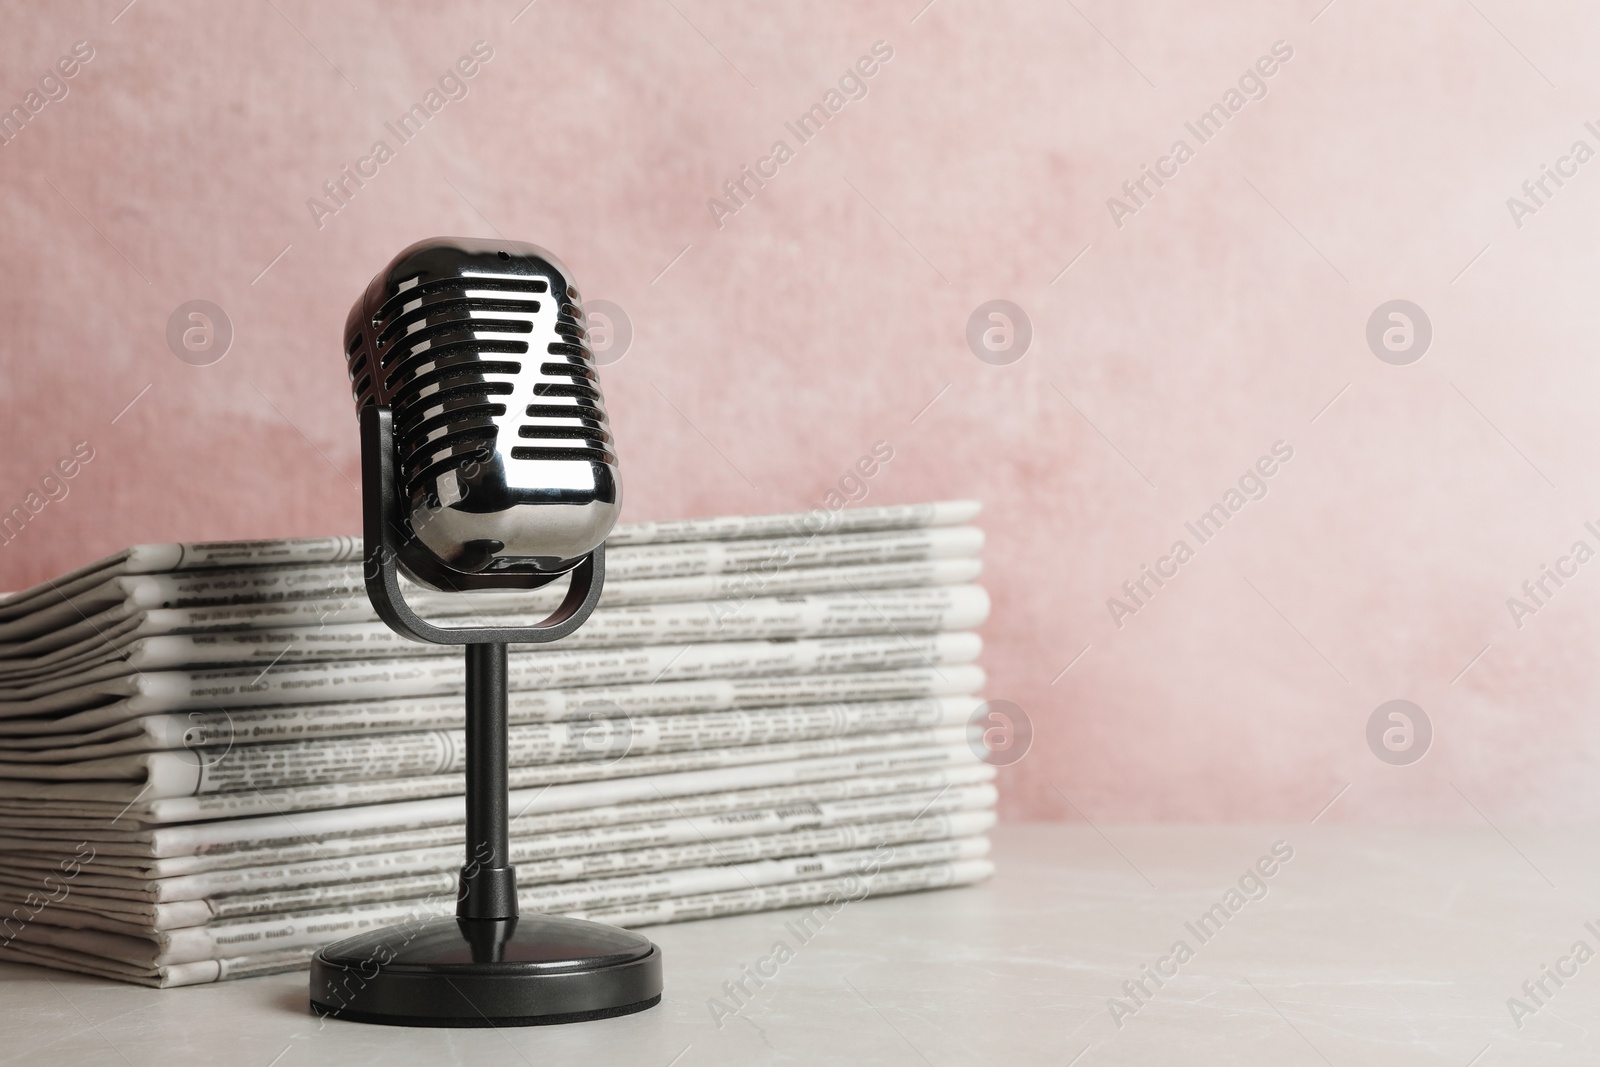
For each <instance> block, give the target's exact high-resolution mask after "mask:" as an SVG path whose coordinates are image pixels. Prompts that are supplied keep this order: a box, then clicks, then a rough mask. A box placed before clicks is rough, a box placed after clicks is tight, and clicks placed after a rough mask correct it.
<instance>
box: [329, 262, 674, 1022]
mask: <svg viewBox="0 0 1600 1067" xmlns="http://www.w3.org/2000/svg"><path fill="white" fill-rule="evenodd" d="M583 321H584V317H583V310H582V304H581V303H580V301H579V297H578V291H577V289H576V288H574V287H573V285H572V282H571V280H570V276H569V275H568V274H567V271H566V268H565V267H563V266H562V265H561V264H560V263H559V262H558V261H557V260H556V258H555V257H554V256H552V255H551V254H550V253H548V252H546V251H544V250H543V249H541V248H538V247H536V246H534V245H531V244H523V243H520V242H513V241H480V240H473V239H467V238H435V239H432V240H427V241H421V242H418V243H417V244H414V245H412V246H411V247H410V248H407V249H406V250H405V251H403V252H401V253H400V254H399V255H398V256H396V257H395V259H394V260H393V261H392V262H391V263H390V264H389V265H388V266H387V267H386V268H384V270H383V271H382V272H381V273H379V274H378V276H377V277H375V278H373V279H372V283H371V284H370V285H369V286H368V287H367V291H366V293H365V295H364V296H363V297H362V298H361V299H360V300H358V301H357V302H356V305H355V307H354V308H352V309H351V312H350V317H349V319H348V321H347V322H346V324H345V359H346V361H347V363H348V365H349V372H350V380H351V382H352V384H353V387H354V393H355V401H356V411H357V413H358V415H359V417H360V420H361V481H362V497H363V512H364V523H363V526H364V535H365V538H366V585H367V595H368V596H369V597H370V598H371V600H372V606H373V607H374V608H375V609H376V610H377V612H378V615H379V616H380V617H381V618H382V619H383V620H384V621H385V622H386V623H388V624H389V625H390V626H391V627H392V628H393V629H394V630H395V631H396V632H398V633H400V634H402V635H404V636H406V637H409V638H411V639H413V640H416V641H426V642H432V643H435V644H444V645H465V646H466V705H467V710H466V750H467V752H466V755H467V768H466V779H467V782H466V836H467V856H466V864H465V866H463V867H462V869H461V881H460V890H459V893H458V895H457V903H456V915H455V917H454V918H450V917H440V918H431V919H428V918H423V919H418V920H417V921H415V922H411V923H406V924H402V925H399V926H392V927H387V928H384V929H380V930H374V931H370V932H367V933H363V934H359V935H357V936H355V937H350V938H346V939H345V940H343V941H340V942H338V943H337V944H333V945H330V946H328V947H327V948H325V949H323V950H322V951H321V952H319V953H318V954H317V956H316V958H315V959H314V960H313V961H312V965H311V1006H312V1009H313V1010H314V1011H317V1012H319V1013H322V1014H327V1015H332V1016H335V1017H338V1018H344V1019H354V1020H358V1021H362V1022H376V1023H390V1024H397V1025H404V1026H520V1025H534V1024H541V1023H561V1022H577V1021H580V1020H584V1019H603V1018H609V1017H611V1016H615V1015H626V1014H629V1013H631V1012H636V1011H642V1010H644V1009H646V1008H649V1007H651V1006H652V1005H654V1004H656V1003H657V1002H659V1001H660V999H661V950H660V949H658V948H657V947H656V946H655V945H653V944H652V943H651V942H650V940H649V939H648V938H646V937H642V936H640V935H639V934H634V933H630V932H628V931H626V930H621V929H618V928H616V927H613V926H607V925H604V924H602V923H594V922H586V921H582V920H578V919H567V918H560V917H556V916H545V915H532V916H520V917H519V916H518V914H517V881H516V869H515V868H514V867H513V866H512V865H511V861H510V846H509V841H508V821H509V820H508V813H507V806H508V799H507V789H508V781H507V780H508V772H507V767H506V760H507V751H506V750H507V727H506V645H507V644H508V643H510V642H513V641H516V642H546V641H555V640H558V639H560V638H562V637H565V636H567V635H568V634H570V633H572V632H573V631H574V630H576V629H577V628H578V627H579V626H581V625H583V622H584V620H586V619H587V618H588V617H589V613H590V612H592V611H593V610H594V606H595V603H596V602H597V601H598V600H599V599H600V588H601V585H602V583H603V581H604V578H605V543H604V542H605V538H606V535H607V534H608V533H610V532H611V527H612V526H613V524H615V522H616V519H617V514H618V512H619V510H620V508H621V506H622V488H621V483H620V481H619V479H618V476H617V459H616V456H615V454H614V453H613V452H612V440H611V433H610V428H609V426H610V424H609V423H608V421H607V419H606V414H605V407H604V403H603V401H602V399H601V396H600V386H599V382H598V381H597V379H596V376H595V366H594V357H593V354H592V353H591V352H590V351H589V347H588V344H587V343H586V341H585V340H584V328H583ZM402 573H403V574H405V575H406V576H407V577H409V578H411V579H412V580H414V581H416V582H418V583H419V584H421V585H423V586H426V587H428V588H432V589H436V590H441V591H456V592H467V591H475V590H485V589H535V588H538V587H540V586H543V585H547V584H549V583H551V582H553V581H555V580H556V579H558V578H560V577H562V576H563V575H571V585H570V586H569V587H568V590H567V594H566V597H565V598H564V599H563V600H562V602H561V606H560V607H558V608H557V609H556V611H555V613H554V614H552V615H551V616H550V617H549V618H547V619H545V620H544V621H543V622H542V623H540V624H539V625H537V626H515V627H500V626H485V627H440V626H435V625H434V624H432V623H430V622H428V621H426V620H424V619H422V618H420V617H419V616H418V615H417V614H416V613H415V612H413V611H412V610H411V608H410V606H409V605H408V604H407V603H406V600H405V596H404V594H403V592H402V590H401V588H400V577H399V576H400V574H402Z"/></svg>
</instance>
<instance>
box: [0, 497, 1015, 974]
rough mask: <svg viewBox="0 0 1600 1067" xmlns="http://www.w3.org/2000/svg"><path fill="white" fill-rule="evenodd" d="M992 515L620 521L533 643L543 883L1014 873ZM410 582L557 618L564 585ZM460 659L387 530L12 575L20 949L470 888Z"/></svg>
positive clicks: (393, 914)
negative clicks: (995, 642) (374, 601)
mask: <svg viewBox="0 0 1600 1067" xmlns="http://www.w3.org/2000/svg"><path fill="white" fill-rule="evenodd" d="M977 512H978V506H977V505H976V504H975V503H969V502H953V503H939V504H925V505H910V506H900V507H881V508H863V509H859V510H845V511H835V512H826V511H819V512H812V513H801V514H791V515H772V516H760V517H753V518H720V519H710V520H686V521H682V522H665V523H639V524H631V525H624V526H620V527H619V528H618V529H617V530H616V532H615V533H614V534H613V535H612V537H611V538H610V540H609V542H608V551H607V560H606V570H607V576H606V585H605V592H604V595H603V597H602V599H601V603H600V607H599V608H598V609H597V610H596V611H595V613H594V615H593V616H592V617H591V618H590V619H589V621H588V622H587V623H586V624H585V625H584V627H583V628H582V629H581V630H579V631H578V632H577V633H576V634H575V635H574V636H572V637H570V638H568V639H566V640H564V641H562V642H559V643H557V644H555V645H546V646H528V647H523V646H513V648H512V651H511V666H510V676H511V689H512V692H511V697H510V719H511V730H510V733H511V737H510V746H511V747H510V751H511V788H512V790H513V792H512V797H511V811H512V813H513V816H514V819H513V822H512V825H511V834H512V841H511V852H512V856H511V858H512V862H514V863H515V864H516V865H517V871H518V882H519V885H520V887H521V906H522V910H523V911H525V912H532V911H541V912H550V913H561V914H568V915H577V916H585V917H589V918H594V919H600V920H604V921H607V922H612V923H616V924H618V925H625V926H637V925H645V924H650V923H659V922H671V921H676V920H683V919H696V918H704V917H708V916H715V915H724V914H731V913H736V912H744V911H755V910H761V909H768V908H786V907H794V906H800V905H807V906H816V905H826V906H829V907H838V906H840V902H842V901H846V900H851V899H859V898H860V897H862V896H865V895H869V894H883V893H898V892H904V891H909V890H918V889H929V888H935V887H940V886H950V885H960V884H966V883H970V882H973V881H977V880H979V879H982V878H984V877H986V876H987V875H988V873H989V872H990V869H991V868H990V865H989V862H988V861H987V860H986V859H985V858H984V857H985V855H986V852H987V840H986V838H985V837H984V834H985V832H986V831H987V829H988V828H989V827H990V826H991V825H992V822H993V805H994V799H995V793H994V788H993V785H992V777H993V769H992V768H991V767H990V766H989V765H988V764H986V763H985V762H983V761H982V760H981V759H980V758H979V755H978V754H975V752H974V750H973V748H972V747H971V746H970V745H969V730H968V723H969V722H970V721H972V719H973V717H974V713H975V711H976V710H977V709H978V707H979V703H980V701H981V697H979V696H978V695H977V694H978V691H979V689H980V688H981V687H982V685H983V681H984V676H983V673H982V671H981V669H980V668H979V667H978V666H977V664H976V659H977V656H978V651H979V639H978V636H977V635H976V634H975V633H973V632H972V630H973V629H974V628H975V627H976V626H978V625H979V624H980V623H982V622H983V620H984V618H985V617H986V615H987V613H988V607H989V603H988V598H987V596H986V595H985V593H984V591H983V589H982V588H981V586H979V585H978V584H976V583H977V580H978V578H979V574H980V567H981V564H980V561H979V558H978V557H979V552H980V549H981V547H982V543H983V536H982V533H981V531H979V530H978V529H977V528H976V527H974V526H971V525H969V522H970V520H971V519H973V518H974V517H975V516H976V514H977ZM408 595H409V599H410V600H411V602H412V604H413V606H414V607H416V608H417V609H418V610H419V612H420V613H422V614H424V615H425V616H433V617H435V618H438V619H440V620H441V621H443V622H446V623H449V624H451V625H468V624H473V623H478V624H481V623H482V622H484V621H488V620H489V619H493V620H495V621H499V622H504V623H522V624H528V623H534V622H537V621H539V620H540V619H542V618H543V617H544V616H545V615H546V614H548V613H549V611H550V610H551V609H552V608H554V607H555V605H556V604H557V603H558V601H559V599H560V597H561V590H560V589H559V588H556V589H546V590H537V591H534V592H527V593H523V592H517V593H499V594H488V593H484V594H476V595H472V596H464V595H461V594H444V593H435V592H431V591H424V590H420V589H417V588H415V587H408ZM462 688H463V667H462V657H461V652H460V649H452V648H444V647H440V646H434V645H423V644H415V643H412V642H409V641H406V640H403V639H401V638H399V637H397V636H396V635H395V634H394V633H393V632H392V631H390V630H389V628H388V627H387V626H386V625H384V624H383V623H382V622H380V621H378V619H377V617H376V615H375V614H374V612H373V610H372V607H371V605H370V604H369V603H368V601H367V597H366V593H365V589H364V585H363V581H362V563H361V542H360V539H359V538H348V537H338V538H322V539H308V540H290V541H255V542H226V543H210V544H169V545H140V546H136V547H134V548H130V549H128V550H126V551H124V552H121V553H119V554H117V555H115V556H112V557H110V558H108V559H105V560H102V561H100V562H98V563H95V564H92V565H90V566H88V567H85V568H82V569H81V570H78V571H74V572H72V573H70V574H67V575H64V576H62V577H60V578H58V579H56V580H55V581H52V582H46V583H45V584H43V585H41V586H38V587H36V588H34V589H30V590H27V591H25V592H22V593H18V594H15V595H13V596H10V597H6V598H4V599H0V948H3V949H5V950H6V951H5V952H4V953H0V959H7V958H9V959H17V960H26V961H31V962H37V963H42V964H46V965H49V966H55V967H61V968H66V969H70V970H75V971H81V972H85V973H89V974H96V975H105V976H108V977H114V978H120V979H124V980H127V981H132V982H139V983H142V984H146V985H154V986H177V985H189V984H195V983H201V982H211V981H217V980H219V979H225V978H235V977H241V976H245V975H252V974H262V973H267V972H271V971H279V970H287V969H292V968H296V967H300V966H304V965H305V964H306V962H307V961H308V960H309V958H310V956H311V954H312V953H313V952H314V951H315V950H316V948H317V947H319V946H320V945H323V944H326V943H328V942H330V941H334V940H338V939H339V938H342V937H345V936H348V935H350V934H353V933H357V932H360V931H362V930H366V929H370V928H372V927H374V926H384V925H389V924H393V923H397V922H402V921H407V920H409V919H413V918H416V917H418V916H421V915H432V914H451V913H453V911H454V905H455V886H456V875H457V871H458V870H459V868H460V865H461V862H462V853H463V828H462V820H463V809H462V801H461V792H462V788H463V781H462V769H463V762H464V754H463V738H462V730H461V723H462V715H463V711H462ZM981 752H982V750H981V748H980V749H978V753H979V754H981Z"/></svg>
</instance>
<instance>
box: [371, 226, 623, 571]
mask: <svg viewBox="0 0 1600 1067" xmlns="http://www.w3.org/2000/svg"><path fill="white" fill-rule="evenodd" d="M345 360H346V362H347V363H348V365H349V372H350V381H351V383H352V387H353V392H354V395H355V402H356V412H357V414H358V415H359V414H360V412H361V411H362V410H363V409H364V408H367V407H369V406H372V405H378V406H381V407H387V408H389V409H390V410H391V412H392V413H393V417H394V441H395V450H396V452H397V455H396V457H395V467H396V471H397V480H398V483H399V484H398V485H397V486H395V490H396V491H397V492H398V493H399V496H400V501H401V503H402V506H403V507H404V509H405V511H406V513H407V516H408V518H409V519H410V520H411V527H412V533H413V535H414V538H415V540H416V541H417V542H420V544H421V545H422V546H423V547H424V548H425V549H426V550H427V551H428V553H430V554H431V555H432V556H435V557H437V559H438V561H439V562H440V563H442V564H443V565H444V566H445V567H446V568H448V569H450V570H454V571H458V572H465V573H468V574H473V575H477V576H479V580H478V581H477V582H476V583H475V584H476V585H478V586H482V585H484V584H491V585H492V584H496V583H494V582H493V581H492V578H493V576H494V575H496V574H504V575H505V576H506V578H507V579H508V580H507V581H506V582H505V583H504V584H506V585H508V586H513V585H519V584H525V582H519V581H518V580H517V579H518V576H521V577H523V578H525V577H526V576H528V575H530V574H531V575H557V574H561V573H564V572H566V571H568V570H571V569H572V568H573V567H574V566H576V565H577V564H578V563H579V562H580V561H581V560H582V559H583V558H584V557H585V556H587V555H588V554H589V553H590V552H592V551H593V550H594V549H595V548H596V547H598V546H599V545H600V543H601V542H603V541H604V540H605V538H606V535H607V534H609V533H610V532H611V528H612V526H613V525H615V523H616V521H617V516H618V514H619V512H620V510H621V507H622V483H621V481H620V479H619V475H618V471H617V457H616V454H615V452H614V451H613V448H612V438H611V428H610V424H609V422H608V421H607V419H606V411H605V404H604V402H603V401H602V399H601V396H600V383H599V380H598V378H597V376H596V373H595V362H594V354H593V353H592V352H591V351H590V350H589V345H588V342H587V340H586V338H585V331H584V315H583V306H582V303H581V302H580V300H579V297H578V290H577V288H576V287H574V286H573V284H572V282H571V276H570V275H569V274H568V273H567V269H566V268H565V267H564V266H562V265H561V263H560V261H558V260H557V259H556V257H555V256H553V255H551V254H550V253H549V252H546V251H545V250H544V249H542V248H539V247H538V246H536V245H531V244H524V243H522V242H519V241H486V240H477V239H474V238H461V237H441V238H432V239H430V240H426V241H419V242H418V243H416V244H414V245H412V246H411V247H410V248H407V249H406V250H405V251H403V252H401V253H400V254H399V255H398V256H396V257H395V258H394V260H393V261H391V262H390V264H389V265H388V266H387V267H385V268H384V269H383V270H382V271H380V272H379V273H378V275H377V277H375V278H373V279H372V283H371V284H370V285H368V286H367V291H366V293H365V295H364V296H362V298H361V299H360V300H358V301H356V304H355V307H353V308H352V309H351V311H350V317H349V319H348V320H347V321H346V323H345ZM376 488H377V487H375V486H367V487H365V488H364V491H365V492H366V493H369V494H370V493H373V492H374V491H376ZM403 562H404V560H403V559H402V563H403ZM406 569H407V570H408V571H409V572H411V576H412V577H413V578H418V577H419V575H418V574H417V573H416V572H417V570H419V569H431V568H418V567H407V568H406ZM420 580H422V581H423V584H426V585H435V586H436V585H437V584H438V582H436V581H429V580H427V579H425V578H423V579H420Z"/></svg>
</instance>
